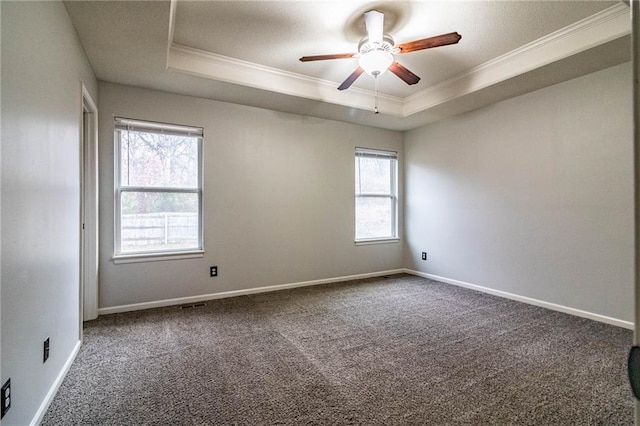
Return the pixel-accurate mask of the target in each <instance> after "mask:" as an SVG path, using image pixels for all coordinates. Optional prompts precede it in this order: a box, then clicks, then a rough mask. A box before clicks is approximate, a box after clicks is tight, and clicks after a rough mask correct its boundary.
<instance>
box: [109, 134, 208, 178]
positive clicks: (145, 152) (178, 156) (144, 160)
mask: <svg viewBox="0 0 640 426" xmlns="http://www.w3.org/2000/svg"><path fill="white" fill-rule="evenodd" d="M198 140H199V139H198V138H197V137H188V136H175V135H166V134H157V133H146V132H136V131H120V176H121V185H122V186H124V187H126V186H146V187H165V188H178V187H180V188H197V187H198Z"/></svg>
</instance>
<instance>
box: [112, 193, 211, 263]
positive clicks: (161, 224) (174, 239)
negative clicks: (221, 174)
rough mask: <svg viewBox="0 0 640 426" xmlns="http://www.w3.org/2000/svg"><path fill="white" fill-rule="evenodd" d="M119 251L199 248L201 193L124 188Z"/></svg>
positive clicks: (134, 251) (133, 251)
mask: <svg viewBox="0 0 640 426" xmlns="http://www.w3.org/2000/svg"><path fill="white" fill-rule="evenodd" d="M121 200H122V204H121V211H122V215H121V219H120V241H121V247H120V251H121V252H122V253H136V252H142V251H145V252H146V251H162V250H185V249H191V248H193V249H199V248H200V247H199V230H198V229H199V220H198V212H199V210H200V208H199V206H198V194H184V193H171V192H123V193H122V198H121Z"/></svg>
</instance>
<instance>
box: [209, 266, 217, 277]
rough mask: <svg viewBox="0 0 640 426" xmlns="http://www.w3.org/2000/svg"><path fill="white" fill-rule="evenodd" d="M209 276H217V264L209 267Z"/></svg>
mask: <svg viewBox="0 0 640 426" xmlns="http://www.w3.org/2000/svg"><path fill="white" fill-rule="evenodd" d="M209 276H210V277H217V276H218V267H217V266H211V267H209Z"/></svg>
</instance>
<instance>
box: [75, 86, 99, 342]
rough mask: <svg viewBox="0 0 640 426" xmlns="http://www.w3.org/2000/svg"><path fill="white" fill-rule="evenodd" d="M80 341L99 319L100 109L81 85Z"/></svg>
mask: <svg viewBox="0 0 640 426" xmlns="http://www.w3.org/2000/svg"><path fill="white" fill-rule="evenodd" d="M81 91H82V97H81V98H82V105H81V115H80V162H81V163H80V295H79V296H80V299H79V305H80V315H79V318H80V340H82V323H83V322H84V321H87V320H92V319H96V318H97V317H98V211H99V210H98V108H97V106H96V103H95V102H94V101H93V98H92V97H91V94H90V93H89V91H88V90H87V88H86V87H85V85H84V84H83V83H81Z"/></svg>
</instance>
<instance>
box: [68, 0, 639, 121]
mask: <svg viewBox="0 0 640 426" xmlns="http://www.w3.org/2000/svg"><path fill="white" fill-rule="evenodd" d="M65 5H66V8H67V10H68V12H69V14H70V16H71V19H72V21H73V24H74V26H75V27H76V30H77V32H78V35H79V37H80V40H81V42H82V44H83V46H84V48H85V51H86V52H87V56H88V57H89V61H90V62H91V64H92V66H93V68H94V71H95V73H96V75H97V77H98V79H100V80H104V81H110V82H115V83H122V84H130V85H136V86H140V87H147V88H152V89H156V90H163V91H168V92H173V93H178V94H185V95H190V96H200V97H204V98H210V99H217V100H222V101H227V102H235V103H240V104H245V105H251V106H257V107H263V108H269V109H272V110H275V111H284V112H296V113H302V114H305V115H310V116H317V117H321V118H329V119H337V120H342V121H349V122H354V123H360V124H365V125H370V126H377V127H383V128H390V129H399V130H404V129H409V128H413V127H416V126H419V125H422V124H425V123H428V122H431V121H434V120H437V119H440V118H443V117H447V116H450V115H452V114H457V113H461V112H464V111H468V110H470V109H473V108H478V107H480V106H483V105H486V104H488V103H491V102H495V101H499V100H501V99H506V98H508V97H511V96H516V95H519V94H521V93H525V92H527V91H531V90H536V89H538V88H540V87H544V86H547V85H549V84H554V83H557V82H560V81H563V80H566V79H569V78H574V77H577V76H579V75H583V74H586V73H589V72H593V71H596V70H599V69H603V68H606V67H609V66H613V65H616V64H618V63H621V62H624V61H628V60H629V59H630V55H629V51H630V41H629V33H630V22H629V12H628V10H629V9H628V6H627V5H626V4H625V3H623V2H620V1H577V0H571V1H391V2H390V1H382V2H380V1H378V2H370V1H361V0H349V1H333V2H329V1H258V0H255V1H96V2H93V1H68V2H65ZM371 9H376V10H379V11H381V12H384V13H385V31H386V32H387V33H389V34H391V35H392V36H393V38H394V39H395V42H396V44H399V43H404V42H407V41H413V40H416V39H421V38H425V37H428V36H432V35H438V34H442V33H448V32H452V31H457V32H459V33H460V34H461V35H462V40H461V41H460V42H459V43H458V44H455V45H450V46H443V47H438V48H434V49H429V50H423V51H418V52H412V53H408V54H404V55H397V57H396V59H397V60H398V61H399V62H401V63H402V64H403V65H404V66H406V67H407V68H409V69H410V70H411V71H413V72H414V73H416V74H417V75H419V76H420V77H421V80H420V82H419V83H418V84H416V85H413V86H408V85H406V84H405V83H404V82H403V81H401V80H400V79H399V78H397V77H396V76H395V75H393V74H392V73H390V72H387V73H385V74H383V75H382V76H380V77H379V83H380V98H379V103H380V112H381V113H380V114H373V112H372V109H373V104H374V93H373V88H374V83H373V82H374V80H373V77H370V76H368V75H366V74H363V75H362V76H361V77H360V78H359V79H358V80H357V81H356V82H355V84H354V85H353V86H352V87H351V88H350V89H348V90H346V91H338V90H336V88H337V86H338V85H339V84H340V83H341V82H342V81H343V80H344V79H345V78H346V77H347V76H348V75H349V74H351V72H352V71H353V70H354V69H355V68H356V66H357V59H338V60H328V61H318V62H306V63H302V62H300V61H298V58H300V57H301V56H305V55H318V54H330V53H352V52H353V53H355V52H357V45H358V41H359V40H360V38H362V37H363V36H364V35H365V27H364V20H363V13H364V12H366V11H368V10H371Z"/></svg>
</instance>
